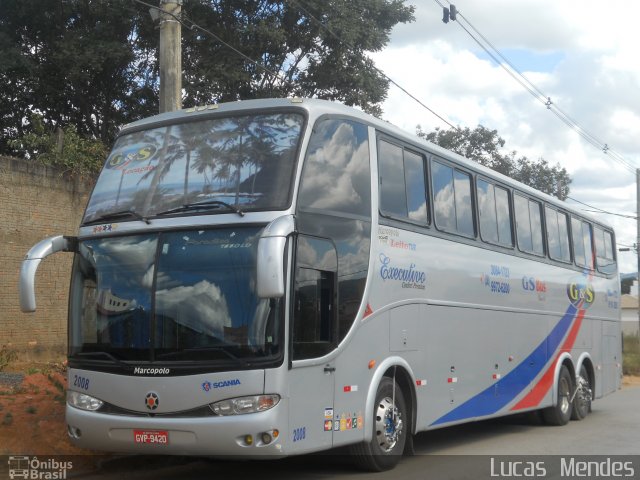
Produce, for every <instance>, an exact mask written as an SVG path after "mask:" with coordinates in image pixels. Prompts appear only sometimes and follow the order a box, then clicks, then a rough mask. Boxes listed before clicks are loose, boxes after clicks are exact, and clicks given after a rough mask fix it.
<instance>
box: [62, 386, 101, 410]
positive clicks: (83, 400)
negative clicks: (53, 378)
mask: <svg viewBox="0 0 640 480" xmlns="http://www.w3.org/2000/svg"><path fill="white" fill-rule="evenodd" d="M67 403H68V404H69V405H71V406H72V407H76V408H79V409H80V410H89V411H92V412H94V411H96V410H98V409H99V408H100V407H101V406H102V405H103V404H104V402H103V401H102V400H98V399H97V398H94V397H92V396H90V395H87V394H84V393H80V392H73V391H71V390H67Z"/></svg>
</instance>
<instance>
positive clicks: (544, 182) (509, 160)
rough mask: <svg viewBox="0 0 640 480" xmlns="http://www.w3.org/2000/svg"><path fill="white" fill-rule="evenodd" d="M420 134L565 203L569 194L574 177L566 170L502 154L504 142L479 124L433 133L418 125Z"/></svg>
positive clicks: (541, 162) (496, 132) (513, 155)
mask: <svg viewBox="0 0 640 480" xmlns="http://www.w3.org/2000/svg"><path fill="white" fill-rule="evenodd" d="M417 134H418V136H420V137H423V138H425V139H426V140H429V141H430V142H433V143H435V144H437V145H440V146H441V147H443V148H446V149H447V150H451V151H453V152H455V153H458V154H460V155H462V156H463V157H466V158H468V159H470V160H473V161H475V162H478V163H479V164H481V165H484V166H485V167H489V168H491V169H493V170H495V171H497V172H500V173H502V174H503V175H506V176H508V177H511V178H513V179H515V180H517V181H519V182H522V183H524V184H525V185H529V186H530V187H533V188H535V189H537V190H540V191H541V192H544V193H547V194H549V195H552V196H554V197H557V198H559V199H560V200H566V198H567V196H568V195H569V185H570V184H571V177H570V176H569V174H568V173H567V171H566V170H565V169H564V168H562V167H560V165H559V164H556V165H554V166H551V165H549V162H547V161H546V160H545V159H543V158H540V159H539V160H537V161H534V160H529V159H528V158H527V157H525V156H522V157H518V156H517V152H515V151H511V152H509V153H503V152H502V149H503V147H504V145H505V141H504V139H503V138H502V137H500V136H499V135H498V131H497V130H489V129H488V128H485V127H483V126H482V125H478V126H477V127H476V128H475V129H473V130H471V129H470V128H469V127H466V128H464V129H463V128H457V129H454V128H452V129H449V130H441V129H436V130H435V131H433V132H429V133H425V132H424V131H422V129H421V128H420V126H418V127H417Z"/></svg>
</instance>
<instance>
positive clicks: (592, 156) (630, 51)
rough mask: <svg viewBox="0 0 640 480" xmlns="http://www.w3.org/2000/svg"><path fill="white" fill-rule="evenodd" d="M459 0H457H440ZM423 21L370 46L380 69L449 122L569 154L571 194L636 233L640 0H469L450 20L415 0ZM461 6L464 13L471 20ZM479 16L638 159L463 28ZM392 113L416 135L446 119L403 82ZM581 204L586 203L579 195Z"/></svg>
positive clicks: (524, 148) (487, 29) (485, 31)
mask: <svg viewBox="0 0 640 480" xmlns="http://www.w3.org/2000/svg"><path fill="white" fill-rule="evenodd" d="M440 2H441V3H442V4H444V5H447V6H448V5H449V4H448V2H447V1H446V0H440ZM407 3H408V4H412V5H414V6H415V17H416V20H415V21H414V22H413V23H410V24H406V25H402V24H400V25H397V26H396V27H395V28H394V29H393V31H392V33H391V40H390V43H389V44H388V46H387V47H386V48H385V49H384V50H383V51H381V52H376V53H374V54H371V57H372V58H373V59H374V61H375V62H376V65H377V66H378V68H380V69H382V70H383V71H384V72H385V73H386V74H387V75H388V76H389V77H391V78H392V79H393V80H394V81H395V82H397V83H398V84H400V85H401V86H402V87H403V88H405V89H406V90H408V91H409V92H410V93H411V94H412V95H414V96H415V97H417V98H418V99H419V100H420V101H421V102H423V103H424V104H425V105H427V106H428V107H429V108H430V109H432V110H434V111H435V112H436V113H437V114H438V115H440V116H442V117H444V118H445V119H447V120H448V121H449V122H450V123H452V124H454V125H456V126H460V127H463V128H464V127H469V128H471V129H473V128H475V127H476V126H478V125H483V126H484V127H486V128H489V129H492V130H493V129H495V130H497V131H498V134H499V135H500V136H501V137H502V138H503V139H504V140H505V141H506V144H505V152H508V151H512V150H516V151H517V152H518V155H526V156H527V157H528V158H530V159H538V158H541V157H542V158H544V159H545V160H547V161H548V162H549V163H550V164H552V165H555V164H556V163H558V164H560V165H561V166H562V167H565V168H566V169H567V171H568V172H569V174H570V176H571V178H572V179H573V183H572V184H571V191H570V193H569V196H570V197H572V198H574V199H576V200H579V201H581V202H584V203H587V204H589V205H592V206H594V207H596V208H599V209H602V210H606V211H608V212H615V213H619V214H622V215H631V216H633V217H634V219H629V218H622V217H619V216H614V215H604V214H596V213H592V215H593V216H595V217H596V218H598V219H600V220H601V221H603V222H605V223H607V224H609V225H611V226H613V228H614V229H615V232H616V237H617V243H618V247H622V246H630V245H633V244H635V243H636V235H637V230H636V221H635V215H636V179H635V173H634V171H633V169H635V168H640V56H638V53H637V46H638V44H640V29H638V26H637V22H638V18H640V2H637V1H635V0H626V1H625V0H609V1H607V2H601V1H592V0H562V1H558V0H553V1H552V0H517V1H514V0H511V1H506V0H501V1H500V0H483V1H482V2H480V1H478V0H458V1H454V2H453V3H454V4H455V6H456V7H457V10H458V12H459V14H458V15H459V18H458V21H450V22H449V23H447V24H445V23H443V22H442V7H440V6H439V5H438V4H437V3H436V1H435V0H409V1H408V2H407ZM460 15H462V16H463V17H464V18H460ZM461 25H463V26H465V27H466V28H467V29H468V30H469V31H471V32H472V33H474V35H475V36H476V37H479V36H478V34H477V33H476V32H474V31H473V30H472V29H471V28H470V25H472V26H473V27H475V29H476V30H477V31H478V32H480V34H482V36H484V37H485V38H486V39H487V40H489V41H490V42H491V44H492V45H493V46H494V47H495V48H496V49H497V50H498V51H499V52H500V53H501V54H502V55H503V56H504V57H506V58H507V59H508V60H509V62H510V63H511V64H512V65H514V66H515V67H516V68H517V69H518V70H519V71H520V72H521V73H522V74H523V75H524V76H525V77H526V78H527V79H528V80H529V81H531V82H532V83H533V84H534V85H535V87H536V88H537V89H538V90H539V91H540V92H542V93H544V95H545V96H547V97H550V99H551V101H552V102H553V104H554V106H556V107H558V108H560V109H561V110H562V111H563V112H564V113H566V114H567V115H568V116H569V117H571V118H572V119H573V120H575V121H576V122H577V123H578V124H579V125H580V126H581V127H582V128H583V129H584V131H586V132H588V133H589V134H591V135H592V136H594V137H596V138H597V139H598V140H599V142H598V143H599V144H600V145H604V144H606V145H608V147H609V148H611V149H612V150H613V151H614V152H615V153H616V154H618V155H620V156H622V157H623V158H624V160H625V161H626V162H627V163H628V164H631V166H632V168H630V167H628V166H627V167H625V166H623V165H622V164H621V163H620V162H617V161H616V158H615V156H613V155H611V154H605V153H603V152H602V150H601V149H598V148H596V147H594V146H592V145H591V144H590V143H588V142H587V141H586V140H584V139H583V138H582V137H581V136H580V135H579V134H578V133H577V132H576V131H575V130H572V129H570V128H569V127H567V126H566V125H565V124H564V123H562V122H561V121H560V120H559V119H558V118H557V117H556V116H555V115H554V114H553V112H551V111H549V110H548V109H547V108H546V107H545V105H544V104H543V103H542V102H540V101H539V100H537V99H536V98H534V97H533V96H532V95H531V94H530V93H529V92H528V91H527V90H526V89H525V88H524V87H522V86H521V85H520V84H518V83H517V82H516V81H515V80H514V79H513V78H512V77H511V76H509V74H508V73H506V72H505V71H504V70H503V68H501V67H500V66H498V65H497V64H496V63H495V62H494V61H493V60H491V58H490V57H489V55H488V54H487V53H486V52H485V51H484V50H483V49H482V48H481V47H480V46H479V45H478V44H477V43H476V42H475V41H474V40H473V39H472V38H471V36H470V35H469V34H468V33H467V32H465V30H463V28H461ZM383 110H384V114H383V118H384V119H385V120H388V121H389V122H391V123H393V124H395V125H397V126H398V127H400V128H403V129H404V130H406V131H408V132H411V133H415V131H416V126H417V125H420V126H421V127H422V129H423V130H424V131H426V132H430V131H433V130H434V129H435V128H436V127H440V128H444V129H446V128H449V126H448V125H447V124H446V123H443V122H442V121H441V120H440V119H438V118H437V117H436V116H434V115H433V114H432V113H430V112H429V111H428V110H426V109H425V108H424V107H422V106H420V105H419V104H418V103H417V102H416V101H415V100H412V99H411V98H410V97H409V96H407V95H406V94H405V93H403V92H402V91H401V90H400V89H398V88H397V87H394V86H393V85H391V86H390V87H389V92H388V97H387V100H386V101H385V103H384V104H383ZM567 203H569V204H572V205H573V206H576V207H578V208H580V209H587V210H589V209H588V207H585V206H583V205H580V204H577V203H575V202H574V201H571V200H568V201H567ZM618 261H619V265H620V267H619V269H620V271H621V272H623V273H625V272H635V271H636V270H637V256H636V253H635V251H631V252H619V253H618Z"/></svg>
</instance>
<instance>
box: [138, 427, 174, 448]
mask: <svg viewBox="0 0 640 480" xmlns="http://www.w3.org/2000/svg"><path fill="white" fill-rule="evenodd" d="M133 441H134V442H135V443H159V444H161V445H167V444H168V443H169V433H167V432H166V431H164V430H134V431H133Z"/></svg>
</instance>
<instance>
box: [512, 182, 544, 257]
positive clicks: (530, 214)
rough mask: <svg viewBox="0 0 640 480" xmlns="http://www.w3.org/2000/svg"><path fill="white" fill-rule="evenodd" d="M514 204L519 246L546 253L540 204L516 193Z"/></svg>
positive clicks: (522, 248) (534, 251) (540, 253)
mask: <svg viewBox="0 0 640 480" xmlns="http://www.w3.org/2000/svg"><path fill="white" fill-rule="evenodd" d="M514 205H515V210H516V212H515V213H516V233H517V236H518V247H519V248H520V250H522V251H523V252H527V253H533V254H535V255H544V243H543V241H542V216H541V214H540V204H539V203H538V202H536V201H534V200H529V199H527V198H525V197H522V196H520V195H518V194H516V195H515V197H514Z"/></svg>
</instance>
